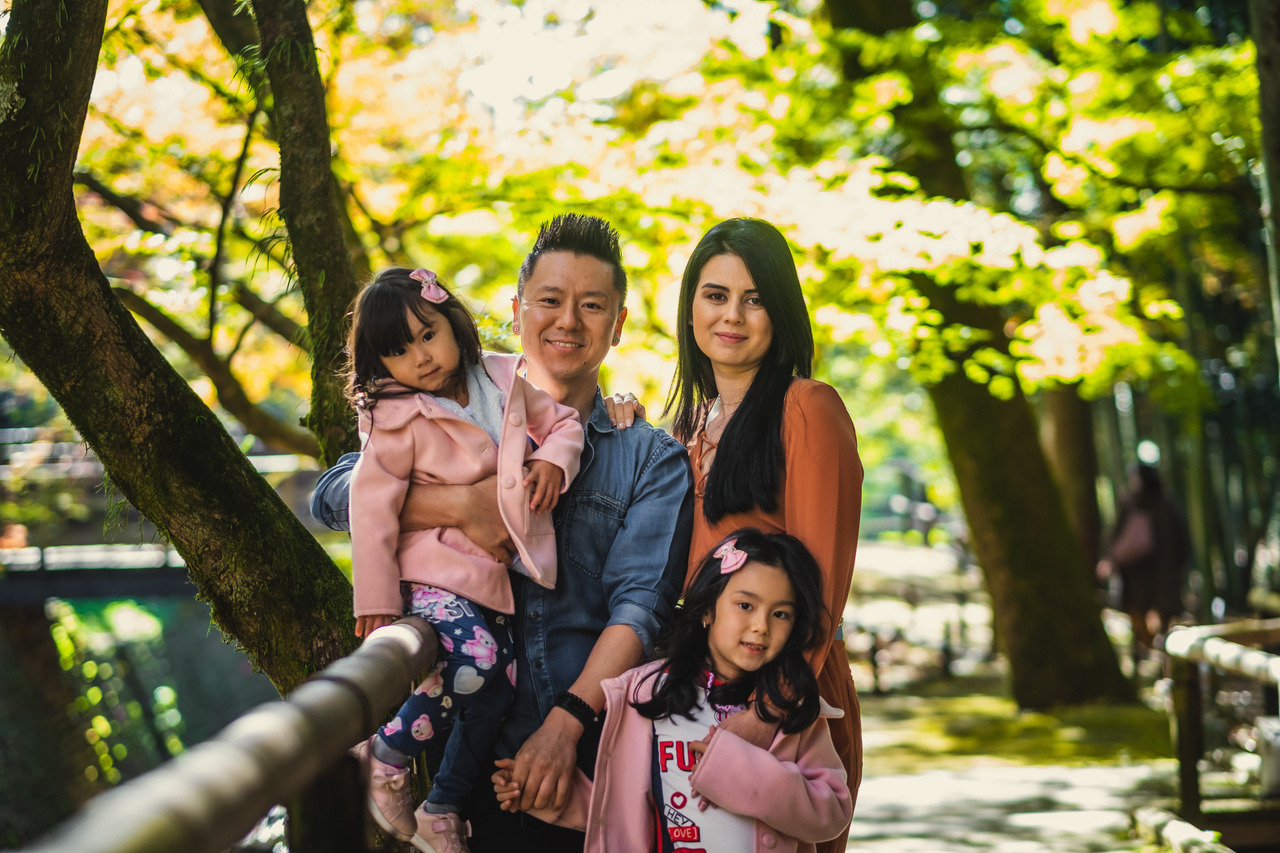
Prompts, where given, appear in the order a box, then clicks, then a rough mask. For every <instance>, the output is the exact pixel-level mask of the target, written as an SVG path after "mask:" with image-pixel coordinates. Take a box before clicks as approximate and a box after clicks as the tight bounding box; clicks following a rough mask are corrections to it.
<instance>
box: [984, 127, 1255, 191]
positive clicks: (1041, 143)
mask: <svg viewBox="0 0 1280 853" xmlns="http://www.w3.org/2000/svg"><path fill="white" fill-rule="evenodd" d="M965 130H969V131H981V130H996V131H1000V132H1002V133H1005V134H1009V135H1011V136H1017V137H1019V138H1021V139H1025V140H1026V141H1027V142H1030V143H1031V144H1032V145H1034V146H1035V147H1036V148H1038V149H1040V151H1041V152H1043V153H1044V154H1057V155H1058V156H1059V157H1061V158H1062V159H1064V160H1067V161H1070V162H1072V163H1075V164H1077V165H1079V166H1083V167H1084V168H1086V169H1088V170H1089V173H1090V174H1092V175H1093V176H1095V177H1096V178H1098V179H1099V180H1103V181H1108V182H1110V183H1113V184H1115V185H1116V186H1120V187H1128V188H1130V189H1135V190H1150V191H1152V192H1163V191H1165V190H1168V191H1169V192H1177V193H1195V194H1199V195H1225V196H1239V195H1241V194H1242V193H1251V192H1252V188H1251V187H1249V185H1248V182H1247V181H1241V180H1236V181H1233V182H1232V183H1229V184H1223V183H1213V184H1202V183H1188V184H1157V183H1152V182H1149V181H1134V180H1131V179H1129V178H1123V177H1120V176H1118V175H1108V174H1107V173H1106V172H1104V171H1103V170H1102V169H1100V168H1099V167H1098V165H1097V164H1096V163H1094V162H1093V161H1092V160H1090V159H1089V158H1088V157H1085V156H1084V155H1082V154H1070V153H1068V152H1066V151H1063V150H1062V149H1060V148H1058V147H1057V146H1055V145H1051V144H1050V143H1049V142H1048V141H1046V140H1044V139H1042V138H1040V137H1039V136H1037V135H1036V134H1034V133H1032V132H1031V131H1029V130H1027V129H1026V128H1022V127H1017V126H1016V125H1012V124H1008V123H1006V122H991V123H988V124H985V125H978V126H974V127H968V126H966V127H965Z"/></svg>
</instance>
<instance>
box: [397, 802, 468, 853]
mask: <svg viewBox="0 0 1280 853" xmlns="http://www.w3.org/2000/svg"><path fill="white" fill-rule="evenodd" d="M413 816H414V817H415V818H416V819H417V821H418V831H417V832H416V833H414V835H413V838H411V839H409V843H410V844H412V845H413V846H414V847H417V848H418V849H419V850H421V851H423V853H471V848H469V847H467V836H468V835H470V834H471V826H470V825H469V824H466V823H463V821H462V818H460V817H458V816H457V815H456V814H454V813H452V812H450V813H449V814H431V813H429V812H427V811H424V810H423V809H418V810H417V811H415V812H414V813H413Z"/></svg>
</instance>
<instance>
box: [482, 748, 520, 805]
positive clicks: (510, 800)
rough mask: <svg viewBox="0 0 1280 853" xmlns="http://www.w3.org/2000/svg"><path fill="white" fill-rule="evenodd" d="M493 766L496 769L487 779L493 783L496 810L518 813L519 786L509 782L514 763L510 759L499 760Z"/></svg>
mask: <svg viewBox="0 0 1280 853" xmlns="http://www.w3.org/2000/svg"><path fill="white" fill-rule="evenodd" d="M494 765H495V766H497V768H498V769H497V771H496V772H494V774H493V776H491V777H489V778H490V780H491V781H492V782H493V793H494V794H495V795H496V796H497V798H498V808H500V809H501V810H502V811H504V812H514V811H518V810H519V808H520V786H519V785H517V784H516V783H515V782H513V781H511V768H512V767H514V766H515V762H514V761H512V760H511V759H510V758H499V759H498V760H497V761H495V762H494Z"/></svg>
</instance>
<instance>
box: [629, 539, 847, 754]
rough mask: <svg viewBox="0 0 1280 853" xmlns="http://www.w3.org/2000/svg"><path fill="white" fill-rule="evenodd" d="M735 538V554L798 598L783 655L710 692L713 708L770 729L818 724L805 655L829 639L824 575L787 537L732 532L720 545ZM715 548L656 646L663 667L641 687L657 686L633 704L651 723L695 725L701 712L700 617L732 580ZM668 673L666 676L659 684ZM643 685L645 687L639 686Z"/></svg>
mask: <svg viewBox="0 0 1280 853" xmlns="http://www.w3.org/2000/svg"><path fill="white" fill-rule="evenodd" d="M730 539H736V540H737V542H736V543H735V547H736V548H737V549H738V550H739V551H745V552H746V554H747V559H748V560H750V561H754V562H757V563H763V564H765V565H766V566H773V567H775V568H778V569H781V570H782V571H783V572H785V573H786V575H787V580H789V581H790V582H791V588H792V590H793V591H794V597H795V621H794V622H793V623H792V627H791V635H790V636H789V637H787V642H786V644H785V645H783V647H782V651H781V652H779V653H778V656H777V657H775V658H774V659H773V660H771V661H769V662H768V663H766V664H765V665H764V666H762V667H760V669H758V670H756V671H755V672H752V673H747V674H746V675H744V676H743V677H741V678H739V679H737V680H735V681H731V682H729V683H727V684H723V685H720V686H717V687H714V688H712V690H711V692H710V695H709V696H708V701H710V702H711V703H712V704H717V705H749V706H751V707H753V708H754V709H755V712H756V714H757V716H759V717H760V719H762V720H764V721H765V722H767V723H776V722H779V721H781V728H782V731H784V732H786V733H788V734H791V733H794V732H799V731H803V730H804V729H806V728H808V727H809V726H811V725H813V723H814V721H815V720H817V719H818V711H819V704H818V679H817V678H816V677H815V676H814V674H813V669H812V668H811V667H810V666H809V662H808V661H807V660H805V657H804V655H805V652H807V651H808V650H809V649H812V648H813V647H815V646H816V645H817V644H818V643H819V642H820V641H821V639H822V637H823V636H825V629H826V621H827V619H828V614H827V608H826V605H825V604H824V603H823V599H822V573H821V571H820V570H819V568H818V563H817V561H816V560H814V558H813V555H812V554H810V553H809V549H808V548H806V547H805V546H804V544H803V543H801V541H800V540H799V539H797V538H795V537H794V536H790V535H788V534H786V533H761V532H760V531H759V530H757V529H755V528H754V527H748V528H744V529H742V530H735V531H734V532H733V533H730V534H729V535H728V536H727V537H725V539H724V540H723V541H722V542H721V543H720V544H724V542H727V541H729V540H730ZM719 547H720V545H716V547H715V548H713V549H712V550H711V553H709V554H707V556H706V557H704V558H703V560H702V563H701V564H700V565H699V566H698V572H697V574H696V575H695V576H694V579H693V583H692V584H690V586H689V589H688V591H687V592H686V593H685V594H684V600H683V601H682V602H681V603H680V606H679V607H678V608H676V613H675V617H674V618H673V619H672V622H671V625H670V627H669V628H668V629H667V631H666V633H665V634H664V635H663V639H662V640H661V641H660V642H659V644H658V657H663V658H666V661H667V663H666V667H665V668H663V669H655V670H654V671H653V672H651V673H649V674H648V675H647V676H646V677H645V679H644V681H647V680H649V679H657V681H656V683H655V685H654V691H653V698H651V699H649V700H648V701H647V702H635V701H634V694H633V697H632V702H633V704H634V705H635V708H636V710H637V711H639V712H640V714H641V715H642V716H645V717H648V718H649V719H653V720H661V719H667V718H669V717H672V716H675V715H677V714H679V715H681V716H685V717H689V718H690V719H692V717H693V712H694V710H695V709H696V708H697V706H698V689H699V688H700V687H703V686H705V685H706V678H705V672H706V670H707V668H708V667H709V666H710V658H711V652H710V648H709V646H708V644H707V636H708V630H707V627H706V626H705V625H703V624H702V620H703V618H704V617H705V616H706V615H707V614H708V613H711V614H714V613H715V607H716V601H717V600H719V598H720V596H721V594H722V593H723V592H724V590H725V587H726V586H728V585H729V580H730V579H731V578H732V577H733V574H732V573H730V574H727V575H726V574H722V573H721V572H720V558H719V557H716V556H715V550H716V549H717V548H719ZM663 672H665V673H666V675H665V677H660V675H661V673H663ZM641 683H643V681H642V682H641Z"/></svg>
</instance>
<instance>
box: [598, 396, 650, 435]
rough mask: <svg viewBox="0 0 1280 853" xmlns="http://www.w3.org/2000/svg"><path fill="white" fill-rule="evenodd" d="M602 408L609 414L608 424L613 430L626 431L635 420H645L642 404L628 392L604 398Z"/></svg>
mask: <svg viewBox="0 0 1280 853" xmlns="http://www.w3.org/2000/svg"><path fill="white" fill-rule="evenodd" d="M604 408H605V411H607V412H608V413H609V423H611V424H613V426H614V429H626V428H627V427H629V426H631V425H632V424H633V423H635V422H636V420H637V419H639V420H642V421H643V420H645V411H644V404H643V403H641V402H640V401H639V400H637V399H636V395H635V394H632V393H630V392H628V393H626V394H610V395H609V396H608V397H605V398H604Z"/></svg>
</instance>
